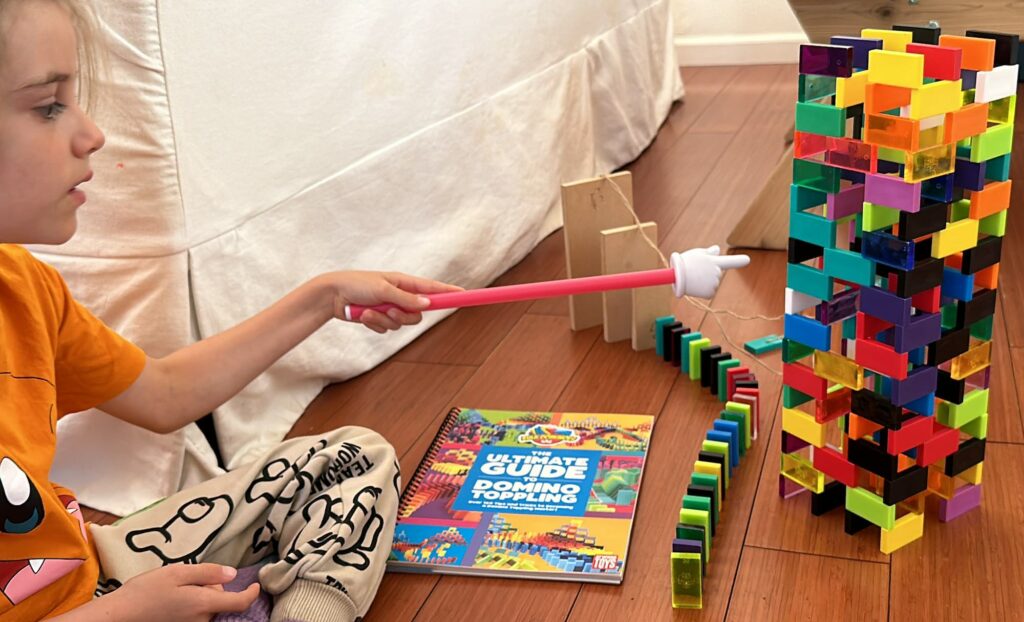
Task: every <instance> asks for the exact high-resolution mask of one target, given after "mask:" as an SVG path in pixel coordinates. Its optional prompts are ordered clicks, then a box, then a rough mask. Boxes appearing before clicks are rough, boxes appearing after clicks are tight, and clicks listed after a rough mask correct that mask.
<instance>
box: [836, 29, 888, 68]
mask: <svg viewBox="0 0 1024 622" xmlns="http://www.w3.org/2000/svg"><path fill="white" fill-rule="evenodd" d="M829 43H831V44H832V45H848V46H850V47H852V48H853V66H854V67H856V68H857V69H867V68H868V52H870V51H871V50H881V49H882V40H881V39H863V38H861V37H832V39H831V40H830V41H829Z"/></svg>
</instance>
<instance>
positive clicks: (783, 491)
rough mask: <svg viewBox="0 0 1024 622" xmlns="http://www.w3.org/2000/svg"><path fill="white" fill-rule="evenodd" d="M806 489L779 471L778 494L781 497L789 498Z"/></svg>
mask: <svg viewBox="0 0 1024 622" xmlns="http://www.w3.org/2000/svg"><path fill="white" fill-rule="evenodd" d="M805 490H807V489H806V488H804V487H803V486H801V485H800V484H797V483H796V482H794V481H793V480H791V479H789V478H788V477H786V476H785V475H783V474H781V473H779V496H780V497H782V498H783V499H789V498H790V497H795V496H797V495H798V494H800V493H802V492H804V491H805Z"/></svg>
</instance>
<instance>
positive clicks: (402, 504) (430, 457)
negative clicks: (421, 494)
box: [398, 407, 462, 518]
mask: <svg viewBox="0 0 1024 622" xmlns="http://www.w3.org/2000/svg"><path fill="white" fill-rule="evenodd" d="M461 413H462V409H461V408H458V407H455V408H452V409H451V410H450V411H448V414H447V415H445V419H444V423H442V424H441V429H440V430H438V431H437V435H436V436H435V437H434V442H432V443H431V444H430V447H428V448H427V453H426V454H425V455H424V456H423V460H421V461H420V465H419V466H418V467H416V471H415V472H414V473H413V474H412V479H410V480H409V484H408V485H407V486H406V487H405V491H404V492H403V493H402V498H401V500H399V502H398V517H399V518H401V517H402V516H404V515H405V511H406V510H407V509H408V507H409V504H410V503H411V502H412V497H413V496H414V495H415V494H416V492H417V491H418V490H419V489H420V484H422V483H423V478H424V477H426V472H427V471H428V470H430V467H432V466H434V461H435V460H436V459H437V452H439V451H440V450H441V445H443V444H444V443H445V441H447V440H448V433H449V432H451V431H452V428H453V427H455V422H456V420H458V418H459V415H460V414H461Z"/></svg>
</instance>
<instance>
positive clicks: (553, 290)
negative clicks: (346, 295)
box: [346, 268, 676, 320]
mask: <svg viewBox="0 0 1024 622" xmlns="http://www.w3.org/2000/svg"><path fill="white" fill-rule="evenodd" d="M675 278H676V277H675V271H674V270H672V269H671V268H662V269H659V270H644V271H642V272H624V273H622V274H605V275H602V276H587V277H581V278H577V279H562V280H560V281H545V282H541V283H523V284H522V285H505V286H503V287H488V288H485V289H471V290H467V291H464V292H450V293H445V294H428V295H427V296H426V297H427V298H429V299H430V305H429V306H428V307H427V309H426V310H428V311H435V310H438V309H455V308H461V307H476V306H480V305H489V304H495V303H499V302H516V301H518V300H537V299H540V298H553V297H555V296H570V295H574V294H589V293H591V292H608V291H613V290H617V289H631V288H635V287H652V286H654V285H671V284H672V283H674V282H675ZM394 308H396V306H395V305H392V304H386V305H376V306H373V307H364V306H361V305H348V307H347V308H346V311H347V313H348V319H350V320H358V319H359V318H360V316H362V314H363V311H365V310H366V309H373V310H374V311H380V312H382V313H387V311H388V310H389V309H394Z"/></svg>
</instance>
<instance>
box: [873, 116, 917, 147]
mask: <svg viewBox="0 0 1024 622" xmlns="http://www.w3.org/2000/svg"><path fill="white" fill-rule="evenodd" d="M920 135H921V122H920V121H915V120H913V119H908V118H906V117H897V116H893V115H891V114H868V115H865V120H864V142H866V143H870V144H872V145H878V146H879V147H889V148H892V149H901V150H903V151H917V150H918V142H919V137H920Z"/></svg>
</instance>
